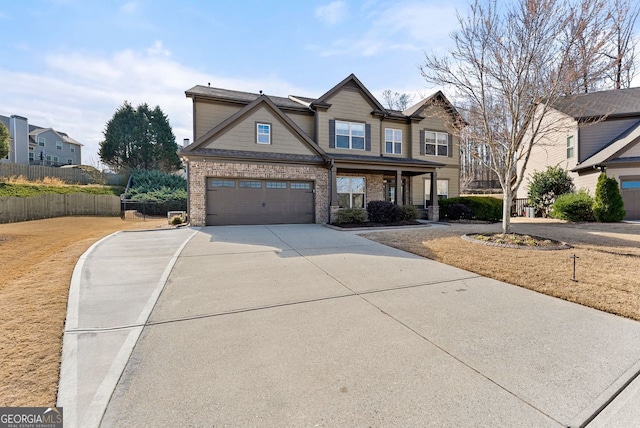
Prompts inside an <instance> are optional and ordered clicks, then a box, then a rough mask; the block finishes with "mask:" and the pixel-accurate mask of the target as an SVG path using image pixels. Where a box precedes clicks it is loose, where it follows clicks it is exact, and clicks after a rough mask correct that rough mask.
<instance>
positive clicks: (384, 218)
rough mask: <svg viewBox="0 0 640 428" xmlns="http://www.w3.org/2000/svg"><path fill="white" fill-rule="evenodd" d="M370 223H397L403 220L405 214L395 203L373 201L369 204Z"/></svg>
mask: <svg viewBox="0 0 640 428" xmlns="http://www.w3.org/2000/svg"><path fill="white" fill-rule="evenodd" d="M367 213H368V214H369V221H370V222H372V223H397V222H399V221H401V220H402V217H403V212H402V210H401V209H400V207H399V206H397V205H396V204H394V203H393V202H386V201H371V202H369V203H368V204H367Z"/></svg>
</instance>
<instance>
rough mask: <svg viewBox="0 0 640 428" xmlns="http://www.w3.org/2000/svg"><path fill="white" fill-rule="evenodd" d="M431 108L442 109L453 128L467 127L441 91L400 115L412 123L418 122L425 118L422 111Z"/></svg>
mask: <svg viewBox="0 0 640 428" xmlns="http://www.w3.org/2000/svg"><path fill="white" fill-rule="evenodd" d="M432 106H440V107H442V108H443V109H444V110H445V112H446V113H447V115H448V116H449V118H450V119H451V121H452V124H453V125H454V126H456V127H460V128H462V127H464V126H466V125H467V122H466V121H465V120H464V119H463V118H462V115H460V113H459V112H458V110H457V109H456V108H455V107H454V106H453V104H451V102H450V101H449V99H448V98H447V97H446V96H445V95H444V94H443V93H442V91H438V92H436V93H435V94H433V95H431V96H429V97H427V98H425V99H423V100H420V101H419V102H417V103H416V104H414V105H412V106H411V107H409V108H407V109H406V110H404V111H403V112H402V114H404V115H405V116H407V117H409V118H410V119H411V121H412V122H419V121H421V120H422V119H424V117H425V115H424V111H425V110H426V109H428V108H429V107H432Z"/></svg>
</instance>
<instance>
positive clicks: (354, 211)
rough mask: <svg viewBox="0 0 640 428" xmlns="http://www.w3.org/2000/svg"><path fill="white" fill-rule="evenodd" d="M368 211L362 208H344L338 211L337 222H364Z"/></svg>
mask: <svg viewBox="0 0 640 428" xmlns="http://www.w3.org/2000/svg"><path fill="white" fill-rule="evenodd" d="M365 221H367V212H366V211H365V210H363V209H362V208H343V209H341V210H340V211H338V212H337V213H336V219H335V221H334V223H335V224H349V223H355V224H358V223H364V222H365Z"/></svg>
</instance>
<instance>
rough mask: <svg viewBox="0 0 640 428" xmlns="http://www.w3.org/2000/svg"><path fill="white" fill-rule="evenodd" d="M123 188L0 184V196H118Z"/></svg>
mask: <svg viewBox="0 0 640 428" xmlns="http://www.w3.org/2000/svg"><path fill="white" fill-rule="evenodd" d="M122 190H123V188H122V187H118V186H48V185H46V184H14V183H2V182H0V196H15V197H18V198H28V197H30V196H37V195H43V194H47V193H57V194H60V195H68V194H71V193H85V194H88V195H115V196H120V194H121V193H122Z"/></svg>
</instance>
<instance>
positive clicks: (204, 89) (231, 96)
mask: <svg viewBox="0 0 640 428" xmlns="http://www.w3.org/2000/svg"><path fill="white" fill-rule="evenodd" d="M186 93H187V95H200V96H205V97H211V98H215V99H220V100H229V101H239V102H242V103H246V104H249V103H251V102H253V101H255V100H256V99H257V98H258V97H260V94H253V93H251V92H242V91H232V90H230V89H221V88H211V87H208V86H201V85H197V86H194V87H193V88H191V89H189V90H188V91H187V92H186ZM267 96H268V97H269V99H271V101H273V103H274V104H275V105H277V106H278V107H280V108H293V109H306V107H305V106H304V105H302V104H300V103H298V102H295V101H293V100H290V99H289V98H284V97H277V96H274V95H267ZM300 99H302V100H307V99H310V98H304V97H300ZM311 101H313V99H311Z"/></svg>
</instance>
